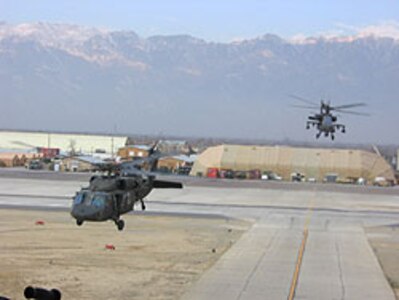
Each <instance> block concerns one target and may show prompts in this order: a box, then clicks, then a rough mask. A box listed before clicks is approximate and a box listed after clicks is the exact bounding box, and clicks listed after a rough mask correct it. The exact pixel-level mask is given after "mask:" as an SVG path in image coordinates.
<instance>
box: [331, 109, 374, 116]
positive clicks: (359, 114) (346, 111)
mask: <svg viewBox="0 0 399 300" xmlns="http://www.w3.org/2000/svg"><path fill="white" fill-rule="evenodd" d="M335 111H337V112H340V113H343V114H350V115H357V116H365V117H368V116H370V114H368V113H362V112H357V111H351V110H341V109H335Z"/></svg>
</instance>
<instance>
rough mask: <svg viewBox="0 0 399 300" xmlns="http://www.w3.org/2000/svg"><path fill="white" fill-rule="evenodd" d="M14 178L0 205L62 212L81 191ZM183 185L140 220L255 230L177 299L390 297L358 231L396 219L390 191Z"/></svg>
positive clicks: (396, 193)
mask: <svg viewBox="0 0 399 300" xmlns="http://www.w3.org/2000/svg"><path fill="white" fill-rule="evenodd" d="M7 172H8V171H7ZM18 172H21V173H20V174H17V173H12V172H9V173H7V174H8V176H7V175H4V173H2V174H0V205H1V206H3V207H24V208H27V207H30V208H36V209H37V208H38V207H40V208H44V209H59V210H64V209H67V208H68V207H70V203H71V200H70V197H71V196H72V195H73V194H74V192H75V191H76V190H78V189H79V188H80V186H84V185H86V182H85V181H83V179H82V178H81V177H73V176H70V177H68V179H65V178H66V177H65V178H63V175H62V176H61V175H57V176H59V177H57V178H56V177H53V178H51V179H50V178H48V176H49V175H48V174H47V173H45V172H43V173H42V177H40V175H38V174H39V173H35V175H34V176H32V177H34V178H36V179H31V176H30V174H29V172H24V171H18ZM10 174H11V175H10ZM21 174H22V175H21ZM79 176H80V175H79ZM85 176H87V175H85ZM10 177H11V178H10ZM84 180H86V178H84ZM183 181H185V182H186V185H185V188H184V189H183V190H154V191H153V192H152V193H151V194H150V195H149V197H148V201H147V212H145V213H144V214H148V213H153V214H172V215H184V216H192V217H194V216H203V217H212V216H224V217H228V218H236V219H240V220H245V221H248V222H250V223H251V224H253V225H252V227H251V228H250V229H249V230H248V231H247V232H246V233H244V234H243V236H242V237H241V239H240V240H239V241H238V242H237V243H235V244H234V245H233V246H232V247H231V248H230V249H229V250H228V251H227V252H226V253H225V254H224V255H223V256H222V257H221V258H220V259H219V260H218V261H217V262H216V263H215V264H214V265H213V266H212V267H211V268H210V269H208V270H207V271H206V272H205V273H204V274H203V275H202V276H201V277H200V279H199V280H198V281H197V282H196V283H195V284H194V285H193V286H192V287H191V288H189V289H188V290H187V291H186V292H185V294H184V295H183V299H265V298H266V299H395V296H394V293H393V291H392V289H391V287H390V285H389V283H388V281H387V279H386V277H385V276H384V273H383V271H382V269H381V266H380V264H379V262H378V260H377V258H376V256H375V254H374V252H373V250H372V248H371V247H370V245H369V243H368V240H367V236H366V233H365V228H369V227H374V226H384V225H390V224H395V223H397V222H398V220H399V190H398V189H397V188H396V187H395V188H374V187H358V186H343V187H342V186H338V185H323V184H300V183H277V184H273V183H263V182H253V183H246V182H245V183H244V182H225V181H207V180H203V181H201V180H199V179H190V178H184V180H183ZM109 226H113V224H112V225H111V223H110V224H109Z"/></svg>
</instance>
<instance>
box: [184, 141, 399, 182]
mask: <svg viewBox="0 0 399 300" xmlns="http://www.w3.org/2000/svg"><path fill="white" fill-rule="evenodd" d="M209 169H218V170H233V171H250V170H260V171H261V172H266V171H272V172H275V173H277V174H278V175H280V176H281V177H283V179H285V180H290V179H291V174H292V173H300V174H303V175H304V176H305V177H306V178H315V179H316V180H317V181H323V179H324V178H325V177H326V176H327V175H329V174H336V175H337V177H338V178H340V179H343V180H344V179H357V178H364V179H366V180H367V181H369V182H372V181H373V180H374V179H375V178H376V177H385V178H386V179H387V180H392V181H393V180H394V178H395V177H394V171H393V169H392V167H391V166H390V165H389V164H388V163H387V162H386V161H385V159H384V158H383V157H381V156H379V155H377V154H375V153H372V152H368V151H363V150H351V149H316V148H297V147H285V146H284V147H283V146H240V145H220V146H215V147H210V148H208V149H206V150H205V151H204V152H203V153H202V154H200V155H199V156H198V158H197V160H196V161H195V163H194V165H193V168H192V170H191V173H190V175H193V176H206V175H207V173H208V171H209Z"/></svg>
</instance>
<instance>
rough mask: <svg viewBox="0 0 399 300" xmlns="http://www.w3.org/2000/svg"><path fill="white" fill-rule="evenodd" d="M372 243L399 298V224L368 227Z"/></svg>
mask: <svg viewBox="0 0 399 300" xmlns="http://www.w3.org/2000/svg"><path fill="white" fill-rule="evenodd" d="M366 232H367V235H368V237H369V241H370V244H371V246H372V248H373V250H374V253H375V254H376V255H377V258H378V260H379V262H380V264H381V267H382V269H383V271H384V273H385V276H386V277H387V279H388V282H389V283H390V285H391V287H392V288H393V290H394V292H395V296H396V299H398V300H399V225H393V226H381V227H373V228H368V229H367V231H366Z"/></svg>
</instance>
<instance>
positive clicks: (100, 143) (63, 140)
mask: <svg viewBox="0 0 399 300" xmlns="http://www.w3.org/2000/svg"><path fill="white" fill-rule="evenodd" d="M126 139H127V137H120V136H107V135H90V134H66V133H47V132H23V131H0V148H2V149H14V150H25V149H33V148H59V149H60V150H61V151H64V152H69V151H71V150H72V148H74V150H75V151H76V152H81V153H86V154H91V153H95V152H96V151H97V152H105V153H110V154H111V153H114V154H116V153H117V151H118V149H119V148H120V147H123V146H125V142H126Z"/></svg>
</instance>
